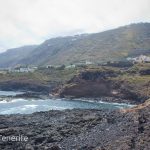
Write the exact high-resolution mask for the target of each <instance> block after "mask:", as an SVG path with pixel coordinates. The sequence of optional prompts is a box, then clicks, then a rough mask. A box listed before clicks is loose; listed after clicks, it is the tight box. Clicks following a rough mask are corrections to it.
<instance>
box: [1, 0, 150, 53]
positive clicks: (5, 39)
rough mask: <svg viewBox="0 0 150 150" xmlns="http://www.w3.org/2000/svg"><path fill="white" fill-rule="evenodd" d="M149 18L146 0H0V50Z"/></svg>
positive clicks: (110, 27) (149, 1)
mask: <svg viewBox="0 0 150 150" xmlns="http://www.w3.org/2000/svg"><path fill="white" fill-rule="evenodd" d="M138 22H150V0H0V52H3V51H5V50H6V49H9V48H14V47H19V46H23V45H30V44H40V43H41V42H43V41H44V40H46V39H49V38H52V37H57V36H67V35H76V34H82V33H94V32H101V31H105V30H109V29H112V28H117V27H119V26H123V25H127V24H131V23H138Z"/></svg>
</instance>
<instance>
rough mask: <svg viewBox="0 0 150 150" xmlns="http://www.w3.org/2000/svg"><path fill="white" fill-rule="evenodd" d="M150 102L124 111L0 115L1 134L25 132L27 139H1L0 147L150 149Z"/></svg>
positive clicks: (85, 149) (97, 149) (9, 134)
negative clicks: (19, 140) (18, 140)
mask: <svg viewBox="0 0 150 150" xmlns="http://www.w3.org/2000/svg"><path fill="white" fill-rule="evenodd" d="M149 124H150V103H149V101H147V102H145V103H144V104H141V105H139V106H137V107H135V108H132V109H127V110H123V111H109V110H106V111H102V110H79V109H74V110H64V111H48V112H39V113H33V114H30V115H19V114H17V115H5V116H4V115H0V135H3V136H11V135H16V136H17V135H18V134H22V135H24V136H28V138H29V140H28V142H2V141H0V149H4V150H8V149H15V150H20V149H37V150H42V149H43V150H46V149H50V150H60V149H62V150H73V149H76V150H89V149H90V150H116V149H118V150H140V149H141V150H142V149H143V150H149V148H150V138H149V137H150V126H149Z"/></svg>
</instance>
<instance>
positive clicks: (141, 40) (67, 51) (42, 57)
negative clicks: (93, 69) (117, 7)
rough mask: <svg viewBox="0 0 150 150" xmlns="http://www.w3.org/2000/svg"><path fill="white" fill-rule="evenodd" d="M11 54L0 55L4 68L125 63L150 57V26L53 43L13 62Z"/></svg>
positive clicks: (64, 39) (0, 62)
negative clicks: (18, 65) (85, 63)
mask: <svg viewBox="0 0 150 150" xmlns="http://www.w3.org/2000/svg"><path fill="white" fill-rule="evenodd" d="M24 51H26V50H24ZM7 53H8V52H5V53H3V54H1V55H0V67H2V66H5V67H8V66H13V65H16V64H34V65H46V64H52V65H59V64H70V63H76V62H81V61H86V60H89V61H93V62H98V63H100V62H105V61H109V60H123V59H125V58H126V57H128V56H136V55H140V54H149V53H150V23H139V24H132V25H128V26H124V27H120V28H117V29H113V30H108V31H105V32H101V33H95V34H83V35H77V36H68V37H58V38H53V39H49V40H47V41H45V42H44V43H42V44H41V45H39V46H37V47H35V48H34V49H32V50H31V51H30V52H29V53H27V54H26V55H22V53H19V52H18V55H19V57H17V58H16V57H15V58H14V57H11V61H10V60H9V59H8V57H7ZM12 55H13V54H12ZM1 58H3V60H5V61H2V59H1ZM9 58H10V57H9ZM37 58H38V59H37ZM12 62H13V63H12Z"/></svg>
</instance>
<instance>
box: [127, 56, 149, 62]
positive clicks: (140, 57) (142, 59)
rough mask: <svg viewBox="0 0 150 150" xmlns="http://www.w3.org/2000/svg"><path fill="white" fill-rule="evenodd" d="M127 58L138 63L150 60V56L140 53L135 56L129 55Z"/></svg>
mask: <svg viewBox="0 0 150 150" xmlns="http://www.w3.org/2000/svg"><path fill="white" fill-rule="evenodd" d="M127 60H128V61H133V62H137V63H143V62H150V57H149V56H145V55H140V56H138V57H134V58H131V57H128V58H127Z"/></svg>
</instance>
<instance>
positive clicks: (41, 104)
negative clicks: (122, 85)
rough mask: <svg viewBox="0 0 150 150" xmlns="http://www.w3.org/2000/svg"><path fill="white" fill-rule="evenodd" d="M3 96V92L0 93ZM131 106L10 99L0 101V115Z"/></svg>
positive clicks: (126, 106)
mask: <svg viewBox="0 0 150 150" xmlns="http://www.w3.org/2000/svg"><path fill="white" fill-rule="evenodd" d="M0 93H1V95H3V92H2V91H1V92H0ZM4 93H5V95H7V94H8V95H9V96H10V95H11V94H12V95H16V94H18V92H17V93H16V92H10V93H9V92H7V94H6V92H4ZM128 107H132V105H128V104H118V103H107V102H94V101H85V99H84V101H83V100H82V99H76V100H69V99H46V100H42V99H39V100H37V99H36V100H34V99H30V100H27V99H23V98H19V99H16V98H14V99H12V100H9V101H7V100H2V101H0V114H17V113H20V114H30V113H33V112H39V111H48V110H64V109H73V108H80V109H120V108H128Z"/></svg>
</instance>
